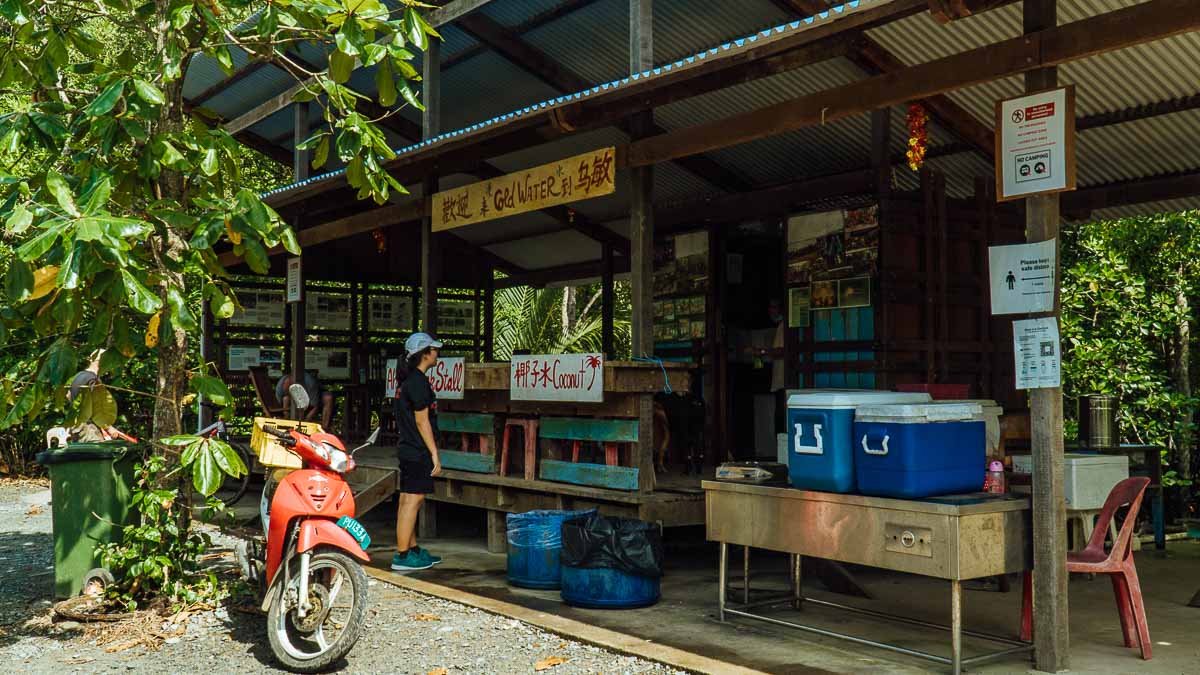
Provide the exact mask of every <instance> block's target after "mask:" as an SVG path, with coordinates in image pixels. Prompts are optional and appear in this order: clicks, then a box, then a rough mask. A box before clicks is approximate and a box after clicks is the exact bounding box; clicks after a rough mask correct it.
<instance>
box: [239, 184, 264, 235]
mask: <svg viewBox="0 0 1200 675" xmlns="http://www.w3.org/2000/svg"><path fill="white" fill-rule="evenodd" d="M237 202H238V207H239V208H240V209H242V211H244V212H245V214H246V220H247V221H248V222H249V223H250V225H251V227H253V228H254V229H255V230H257V231H259V232H262V233H264V234H266V233H267V232H269V231H270V227H271V214H270V212H268V211H267V207H266V205H264V204H263V203H262V199H260V198H259V196H258V195H257V194H255V193H254V192H252V191H250V190H247V189H245V188H242V189H241V190H238V195H237Z"/></svg>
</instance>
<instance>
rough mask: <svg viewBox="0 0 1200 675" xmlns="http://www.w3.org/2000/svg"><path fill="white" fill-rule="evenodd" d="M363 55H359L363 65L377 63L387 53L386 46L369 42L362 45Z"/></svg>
mask: <svg viewBox="0 0 1200 675" xmlns="http://www.w3.org/2000/svg"><path fill="white" fill-rule="evenodd" d="M362 51H363V55H362V57H361V60H362V64H363V66H373V65H375V64H376V63H379V62H380V61H382V60H383V59H384V57H386V56H387V55H388V48H387V47H385V46H384V45H377V44H375V43H373V42H372V43H370V44H366V45H363V48H362Z"/></svg>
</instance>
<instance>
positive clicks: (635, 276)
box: [629, 0, 654, 492]
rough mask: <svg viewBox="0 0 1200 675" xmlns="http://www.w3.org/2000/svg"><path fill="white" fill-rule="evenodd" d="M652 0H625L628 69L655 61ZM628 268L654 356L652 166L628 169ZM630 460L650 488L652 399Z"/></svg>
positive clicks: (638, 348)
mask: <svg viewBox="0 0 1200 675" xmlns="http://www.w3.org/2000/svg"><path fill="white" fill-rule="evenodd" d="M653 15H654V11H653V0H629V70H630V73H640V72H642V71H644V70H648V69H650V68H651V67H653V65H654V38H653V29H652V25H653ZM653 125H654V111H653V110H649V111H646V112H644V113H639V114H637V115H635V116H634V118H633V120H632V124H631V127H630V128H631V131H632V132H633V136H634V137H635V138H642V137H645V136H647V135H649V134H650V127H652V126H653ZM629 180H630V184H631V185H630V188H631V189H630V195H631V198H630V210H629V211H630V212H629V240H630V244H631V245H630V272H631V277H632V287H633V288H632V290H633V317H632V323H633V356H634V357H635V358H636V357H651V356H654V168H653V167H651V166H644V167H637V168H635V169H630V171H629ZM635 447H636V449H637V451H636V453H635V460H634V462H633V463H634V464H635V465H636V466H637V468H638V491H639V492H650V491H652V490H654V397H653V396H652V395H650V394H643V395H641V396H639V397H638V443H637V445H636V446H635Z"/></svg>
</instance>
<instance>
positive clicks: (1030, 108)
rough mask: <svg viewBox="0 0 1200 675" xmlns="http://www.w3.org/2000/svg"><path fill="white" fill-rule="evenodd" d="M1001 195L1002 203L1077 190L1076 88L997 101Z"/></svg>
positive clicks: (998, 163)
mask: <svg viewBox="0 0 1200 675" xmlns="http://www.w3.org/2000/svg"><path fill="white" fill-rule="evenodd" d="M996 129H998V130H999V131H998V133H997V134H996V196H997V198H998V199H999V200H1000V201H1004V200H1006V199H1016V198H1018V197H1024V196H1026V195H1034V194H1040V193H1045V192H1062V191H1064V190H1074V189H1075V89H1074V88H1073V87H1064V88H1062V89H1053V90H1051V91H1044V92H1040V93H1037V94H1030V95H1028V96H1022V97H1020V98H1014V99H1009V100H1007V101H998V102H997V103H996Z"/></svg>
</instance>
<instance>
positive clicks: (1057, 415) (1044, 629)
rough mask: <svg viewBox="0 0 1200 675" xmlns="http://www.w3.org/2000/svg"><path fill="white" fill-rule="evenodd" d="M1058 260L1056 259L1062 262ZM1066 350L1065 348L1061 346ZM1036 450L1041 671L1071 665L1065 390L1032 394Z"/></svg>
mask: <svg viewBox="0 0 1200 675" xmlns="http://www.w3.org/2000/svg"><path fill="white" fill-rule="evenodd" d="M1024 12H1025V13H1024V25H1025V32H1026V33H1027V34H1028V33H1034V32H1037V31H1040V30H1044V29H1047V28H1054V27H1055V26H1057V25H1058V5H1057V0H1025V7H1024ZM1056 86H1058V71H1057V69H1055V68H1042V69H1039V70H1033V71H1030V72H1028V73H1026V74H1025V90H1026V91H1029V92H1033V91H1040V90H1043V89H1049V88H1053V87H1056ZM1060 219H1061V213H1060V208H1059V197H1058V195H1057V194H1053V195H1037V196H1033V197H1028V198H1026V200H1025V225H1026V229H1025V236H1026V239H1027V240H1028V241H1029V242H1041V241H1048V240H1050V239H1054V240H1056V241H1057V238H1058V223H1059V220H1060ZM1057 259H1058V258H1057V257H1056V260H1057ZM1060 278H1061V275H1060V274H1059V270H1058V269H1056V270H1055V271H1054V282H1055V283H1054V286H1055V287H1054V312H1053V313H1052V316H1053V317H1054V319H1055V320H1056V321H1057V320H1058V317H1059V283H1060V281H1059V280H1060ZM1060 347H1061V345H1060ZM1029 416H1030V424H1031V435H1032V439H1031V446H1032V451H1033V466H1034V470H1033V619H1034V650H1035V656H1036V665H1037V669H1038V670H1042V671H1046V672H1058V671H1062V670H1067V669H1068V668H1069V667H1070V647H1071V640H1070V636H1071V634H1070V625H1069V623H1068V613H1067V579H1068V574H1067V539H1066V531H1067V530H1066V524H1067V523H1066V521H1067V513H1066V504H1065V502H1064V500H1063V402H1062V389H1033V390H1031V391H1030V395H1029Z"/></svg>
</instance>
